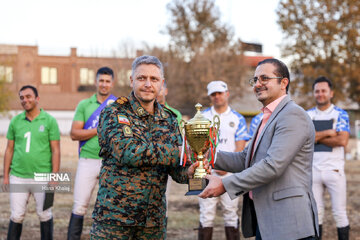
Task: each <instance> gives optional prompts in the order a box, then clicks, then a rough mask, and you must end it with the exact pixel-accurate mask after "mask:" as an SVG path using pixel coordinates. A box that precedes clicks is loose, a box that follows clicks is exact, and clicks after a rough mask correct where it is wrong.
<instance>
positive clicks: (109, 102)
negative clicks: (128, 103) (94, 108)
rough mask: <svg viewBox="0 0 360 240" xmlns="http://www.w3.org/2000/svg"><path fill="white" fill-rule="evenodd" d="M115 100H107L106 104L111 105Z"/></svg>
mask: <svg viewBox="0 0 360 240" xmlns="http://www.w3.org/2000/svg"><path fill="white" fill-rule="evenodd" d="M113 102H115V101H114V100H112V99H110V100H109V101H107V103H106V105H110V104H112V103H113Z"/></svg>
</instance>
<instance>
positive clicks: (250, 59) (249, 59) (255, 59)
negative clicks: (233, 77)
mask: <svg viewBox="0 0 360 240" xmlns="http://www.w3.org/2000/svg"><path fill="white" fill-rule="evenodd" d="M268 58H273V57H271V56H245V57H244V62H245V64H246V65H248V66H250V67H256V66H257V64H258V63H259V62H261V61H262V60H265V59H268Z"/></svg>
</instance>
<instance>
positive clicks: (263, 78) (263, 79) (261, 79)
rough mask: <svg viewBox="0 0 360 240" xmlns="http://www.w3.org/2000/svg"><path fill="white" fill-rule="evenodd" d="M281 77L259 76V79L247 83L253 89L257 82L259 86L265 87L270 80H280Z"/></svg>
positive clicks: (255, 78)
mask: <svg viewBox="0 0 360 240" xmlns="http://www.w3.org/2000/svg"><path fill="white" fill-rule="evenodd" d="M282 78H283V77H267V76H263V75H261V76H260V77H254V78H252V79H250V80H249V83H250V85H251V86H252V87H254V86H255V85H256V83H257V82H258V81H259V83H260V84H262V85H266V84H268V82H269V81H270V80H271V79H282Z"/></svg>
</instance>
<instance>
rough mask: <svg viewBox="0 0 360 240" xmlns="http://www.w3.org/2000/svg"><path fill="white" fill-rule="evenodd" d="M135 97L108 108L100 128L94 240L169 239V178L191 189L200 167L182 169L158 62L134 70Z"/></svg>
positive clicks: (144, 61) (144, 60) (149, 59)
mask: <svg viewBox="0 0 360 240" xmlns="http://www.w3.org/2000/svg"><path fill="white" fill-rule="evenodd" d="M130 80H131V87H132V92H131V93H130V95H129V96H128V97H120V98H118V99H117V100H116V101H115V102H114V103H113V104H111V105H109V106H108V107H106V108H105V109H104V110H103V112H102V113H101V115H100V121H99V126H98V136H99V144H100V147H101V150H100V153H99V155H100V156H101V158H102V159H103V162H102V167H101V171H100V181H99V191H98V195H97V199H96V203H95V208H94V212H93V219H94V223H93V225H92V229H91V232H90V235H91V238H92V239H113V238H116V239H165V238H166V217H165V212H166V197H165V191H166V183H167V179H168V175H171V177H172V179H173V180H175V181H176V182H179V183H187V182H188V179H189V177H191V176H192V175H193V173H194V169H195V168H196V166H197V164H193V165H191V166H187V167H185V168H183V167H181V166H180V165H179V160H180V159H179V146H180V145H181V143H182V139H181V135H180V131H179V127H178V123H177V120H176V115H175V114H174V113H173V112H172V111H171V110H169V109H164V108H163V107H162V106H161V105H160V104H159V103H158V102H157V101H156V97H157V95H158V93H159V92H160V90H161V87H162V86H163V83H164V72H163V67H162V64H161V62H160V61H159V59H157V58H156V57H154V56H141V57H138V58H136V59H135V60H134V62H133V64H132V75H131V77H130Z"/></svg>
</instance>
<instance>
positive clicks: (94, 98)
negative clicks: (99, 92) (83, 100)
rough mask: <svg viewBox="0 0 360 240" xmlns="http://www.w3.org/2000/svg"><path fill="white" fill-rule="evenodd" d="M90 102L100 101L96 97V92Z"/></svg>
mask: <svg viewBox="0 0 360 240" xmlns="http://www.w3.org/2000/svg"><path fill="white" fill-rule="evenodd" d="M90 102H93V103H96V102H97V103H98V100H97V98H96V93H94V94H93V95H92V96H91V97H90Z"/></svg>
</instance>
